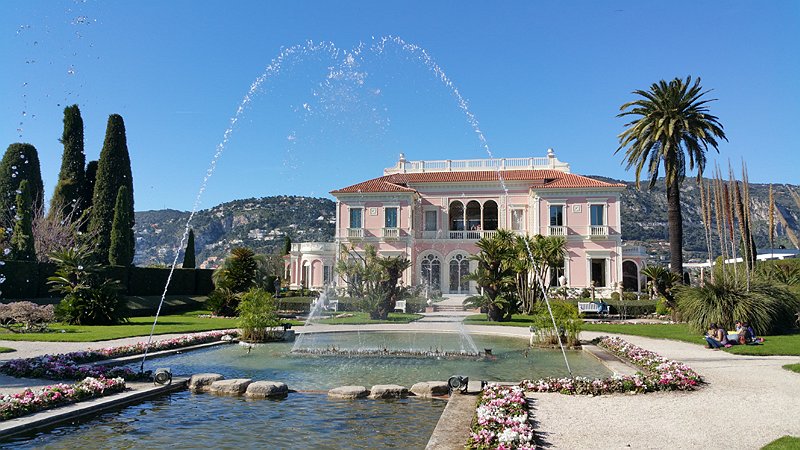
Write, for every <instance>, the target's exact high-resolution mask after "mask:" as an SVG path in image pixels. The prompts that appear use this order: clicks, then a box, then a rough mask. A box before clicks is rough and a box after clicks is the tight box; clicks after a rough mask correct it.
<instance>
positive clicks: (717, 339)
mask: <svg viewBox="0 0 800 450" xmlns="http://www.w3.org/2000/svg"><path fill="white" fill-rule="evenodd" d="M706 342H707V343H708V347H709V348H713V349H718V348H721V347H724V346H725V345H726V344H728V333H727V332H726V331H725V330H723V329H722V328H720V327H718V326H717V324H715V323H712V324H711V325H709V327H708V331H707V332H706ZM728 345H729V344H728Z"/></svg>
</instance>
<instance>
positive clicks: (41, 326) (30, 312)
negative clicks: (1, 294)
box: [0, 302, 55, 333]
mask: <svg viewBox="0 0 800 450" xmlns="http://www.w3.org/2000/svg"><path fill="white" fill-rule="evenodd" d="M53 320H55V315H54V313H53V305H44V306H40V305H37V304H35V303H32V302H14V303H8V304H0V326H2V327H4V328H6V329H9V330H11V331H14V332H23V333H25V332H29V331H33V332H41V331H44V330H46V329H47V326H48V325H49V324H50V322H52V321H53Z"/></svg>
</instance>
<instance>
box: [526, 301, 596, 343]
mask: <svg viewBox="0 0 800 450" xmlns="http://www.w3.org/2000/svg"><path fill="white" fill-rule="evenodd" d="M550 307H551V309H552V311H553V317H552V318H551V317H550V312H549V311H548V309H547V305H546V304H544V303H539V304H538V305H537V306H536V309H535V310H534V313H533V315H532V317H531V319H532V326H533V327H534V328H535V332H534V333H535V336H536V341H537V342H538V343H539V344H541V345H558V342H559V338H560V339H561V342H563V343H564V344H565V345H567V346H570V347H574V346H577V345H579V344H580V342H579V339H578V335H579V334H580V332H581V330H582V329H583V319H581V316H580V314H578V307H577V306H575V305H573V304H572V303H570V302H565V301H562V300H554V301H551V302H550ZM553 319H555V323H556V328H553Z"/></svg>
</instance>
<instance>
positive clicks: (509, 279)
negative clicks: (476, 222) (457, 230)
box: [464, 230, 518, 321]
mask: <svg viewBox="0 0 800 450" xmlns="http://www.w3.org/2000/svg"><path fill="white" fill-rule="evenodd" d="M515 239H516V235H515V234H514V233H513V232H511V231H508V230H498V231H497V233H496V234H495V235H493V236H491V237H484V238H482V239H480V240H479V241H478V242H477V243H476V246H477V247H478V249H479V250H480V252H478V254H476V255H471V256H470V260H472V261H475V262H477V268H476V269H475V271H474V272H472V273H471V274H469V275H468V276H467V279H468V280H471V281H474V282H475V283H477V284H478V286H480V287H481V289H482V291H483V294H481V295H478V296H473V297H470V298H468V299H467V300H465V301H464V304H467V305H471V306H474V307H481V308H485V309H486V314H487V317H489V320H492V321H500V320H508V319H509V318H510V317H511V315H512V314H513V313H514V312H516V309H517V298H516V278H515V272H514V268H513V266H512V263H511V261H514V260H516V259H517V256H518V248H517V247H516V246H515Z"/></svg>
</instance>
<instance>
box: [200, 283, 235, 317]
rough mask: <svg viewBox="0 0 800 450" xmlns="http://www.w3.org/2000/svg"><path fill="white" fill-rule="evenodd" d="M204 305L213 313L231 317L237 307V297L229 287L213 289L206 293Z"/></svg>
mask: <svg viewBox="0 0 800 450" xmlns="http://www.w3.org/2000/svg"><path fill="white" fill-rule="evenodd" d="M206 305H207V306H208V309H210V310H211V312H212V313H213V314H214V315H217V316H224V317H233V316H235V315H236V313H237V310H238V307H239V297H238V296H237V295H236V293H234V292H233V291H231V290H230V289H226V288H219V289H214V290H213V291H211V293H210V294H208V300H206Z"/></svg>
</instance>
